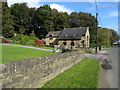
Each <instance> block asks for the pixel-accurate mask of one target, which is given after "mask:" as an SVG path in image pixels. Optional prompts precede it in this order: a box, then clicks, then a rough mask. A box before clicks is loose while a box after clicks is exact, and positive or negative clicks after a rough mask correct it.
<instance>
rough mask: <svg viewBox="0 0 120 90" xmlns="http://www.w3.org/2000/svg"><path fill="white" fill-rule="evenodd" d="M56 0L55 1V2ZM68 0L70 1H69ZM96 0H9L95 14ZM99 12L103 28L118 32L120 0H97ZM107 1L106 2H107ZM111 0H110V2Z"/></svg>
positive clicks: (12, 2)
mask: <svg viewBox="0 0 120 90" xmlns="http://www.w3.org/2000/svg"><path fill="white" fill-rule="evenodd" d="M53 1H54V2H53ZM65 1H66V2H65ZM67 1H68V2H67ZM94 1H95V0H86V2H85V0H71V1H70V0H64V1H63V0H57V1H56V0H44V2H43V0H8V5H9V6H11V5H12V4H14V3H21V2H27V3H28V6H29V7H36V8H38V7H40V6H42V5H45V4H48V5H50V7H51V8H52V9H53V8H55V9H57V10H58V11H62V12H68V14H70V13H71V12H86V13H91V14H92V15H94V16H95V14H96V8H95V2H94ZM96 1H97V6H98V13H99V19H98V20H99V25H98V26H100V27H103V28H110V29H114V30H115V31H117V32H118V0H114V2H113V0H96ZM105 1H106V2H105ZM108 1H109V2H108Z"/></svg>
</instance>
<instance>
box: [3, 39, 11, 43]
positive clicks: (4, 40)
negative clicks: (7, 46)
mask: <svg viewBox="0 0 120 90" xmlns="http://www.w3.org/2000/svg"><path fill="white" fill-rule="evenodd" d="M2 43H10V41H8V40H6V39H5V38H2Z"/></svg>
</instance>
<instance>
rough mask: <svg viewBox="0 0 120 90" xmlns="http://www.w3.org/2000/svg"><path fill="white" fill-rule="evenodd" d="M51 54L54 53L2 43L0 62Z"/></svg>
mask: <svg viewBox="0 0 120 90" xmlns="http://www.w3.org/2000/svg"><path fill="white" fill-rule="evenodd" d="M51 54H55V53H53V52H48V51H42V50H36V49H31V48H25V47H18V46H8V45H2V61H0V63H6V62H10V61H17V60H22V59H27V58H38V57H44V56H49V55H51Z"/></svg>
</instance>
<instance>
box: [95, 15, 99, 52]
mask: <svg viewBox="0 0 120 90" xmlns="http://www.w3.org/2000/svg"><path fill="white" fill-rule="evenodd" d="M97 17H98V13H96V47H95V52H96V53H97V47H98V23H97V22H98V21H97Z"/></svg>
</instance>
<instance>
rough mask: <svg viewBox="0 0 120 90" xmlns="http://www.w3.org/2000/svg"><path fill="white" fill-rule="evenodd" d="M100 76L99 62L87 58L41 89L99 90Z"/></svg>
mask: <svg viewBox="0 0 120 90" xmlns="http://www.w3.org/2000/svg"><path fill="white" fill-rule="evenodd" d="M99 74H100V64H99V62H98V61H97V60H94V59H90V58H85V59H84V60H82V61H81V62H79V63H77V64H76V65H74V66H73V67H72V68H70V69H68V70H66V71H65V72H63V73H62V74H60V75H58V76H57V77H55V78H54V79H52V80H51V81H49V82H47V83H46V84H45V85H44V86H42V87H41V88H98V86H99Z"/></svg>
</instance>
